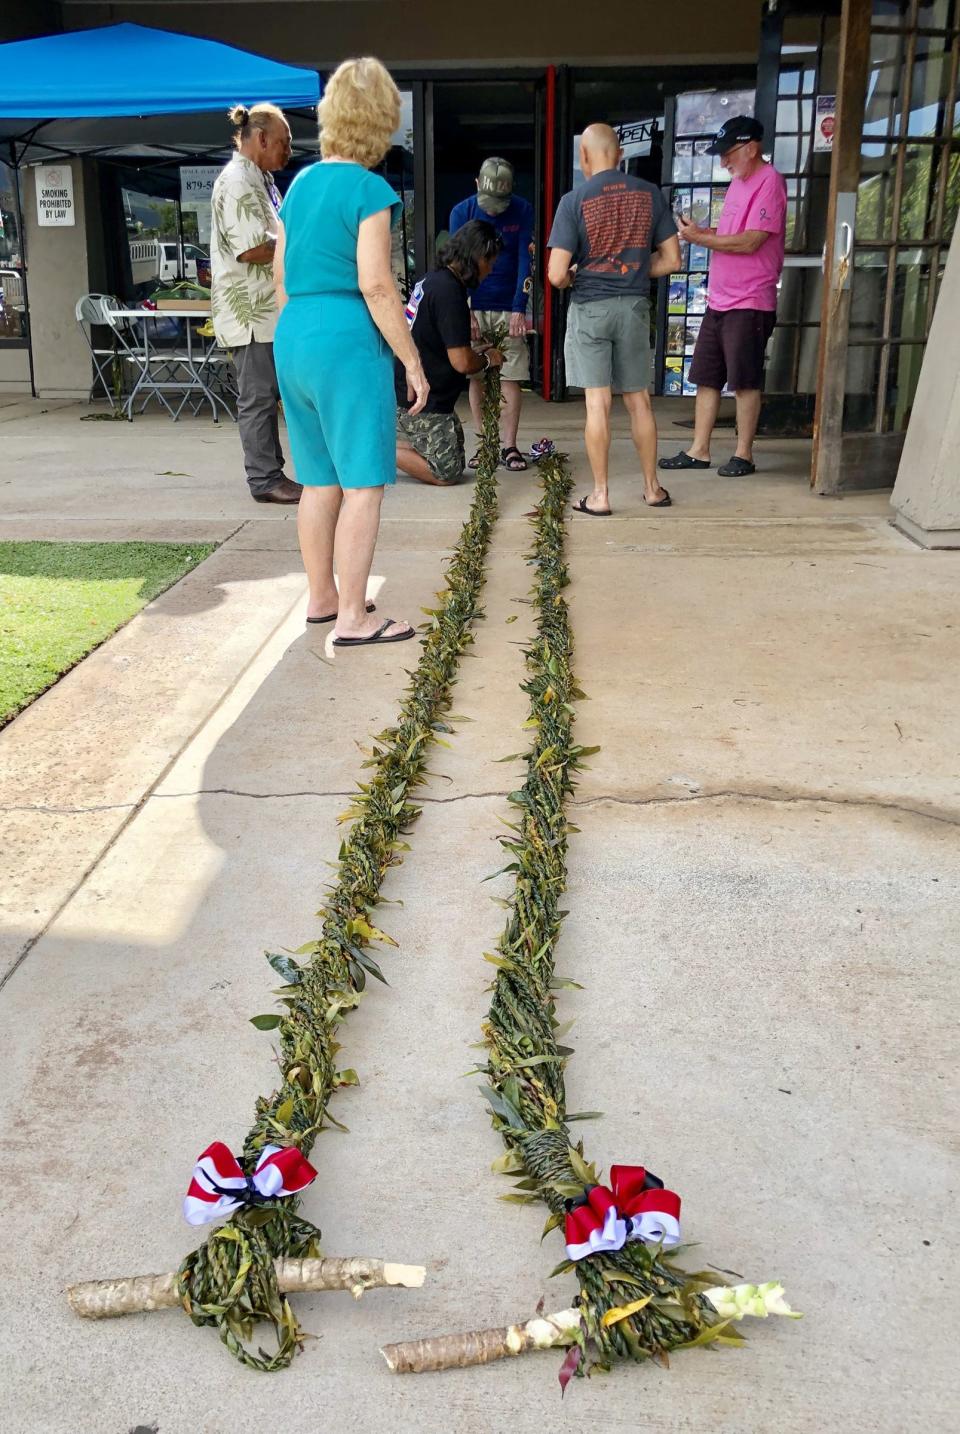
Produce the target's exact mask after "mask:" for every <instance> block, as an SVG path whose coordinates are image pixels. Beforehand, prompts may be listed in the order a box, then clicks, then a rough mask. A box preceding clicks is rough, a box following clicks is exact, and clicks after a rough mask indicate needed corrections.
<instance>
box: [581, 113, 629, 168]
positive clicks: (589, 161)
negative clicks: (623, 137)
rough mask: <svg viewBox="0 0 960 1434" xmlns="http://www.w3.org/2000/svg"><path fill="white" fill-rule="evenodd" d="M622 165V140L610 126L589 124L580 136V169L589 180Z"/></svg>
mask: <svg viewBox="0 0 960 1434" xmlns="http://www.w3.org/2000/svg"><path fill="white" fill-rule="evenodd" d="M619 163H620V139H619V136H618V135H617V132H616V130H613V129H611V128H610V126H609V125H608V124H588V125H587V127H586V129H585V130H584V131H583V134H582V135H581V136H580V168H581V169H582V170H583V172H584V174H585V175H586V177H587V178H588V179H589V178H590V176H591V175H593V174H602V172H603V171H604V170H605V169H616V167H617V165H618V164H619Z"/></svg>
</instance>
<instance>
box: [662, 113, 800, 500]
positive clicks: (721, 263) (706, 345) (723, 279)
mask: <svg viewBox="0 0 960 1434" xmlns="http://www.w3.org/2000/svg"><path fill="white" fill-rule="evenodd" d="M762 140H763V126H762V125H761V124H760V123H759V122H758V121H757V120H755V119H753V118H751V117H750V116H749V115H738V116H737V117H736V119H729V120H727V122H726V124H724V125H723V126H722V128H721V129H720V130H718V132H717V136H716V138H715V139H714V141H713V144H712V145H711V146H710V153H711V154H719V156H720V162H721V164H722V165H723V167H724V169H726V170H727V171H728V173H729V174H730V175H731V176H732V178H731V183H730V187H729V189H728V190H727V193H726V198H725V199H724V201H723V210H722V212H721V214H720V222H719V224H718V225H717V227H716V229H701V228H700V226H699V225H697V224H694V223H693V221H692V220H690V219H685V218H681V219H680V220H679V222H678V228H679V230H680V238H681V239H682V240H684V241H685V242H687V243H690V244H703V245H704V246H705V247H706V248H707V249H712V250H713V258H712V259H711V260H710V276H709V279H708V281H707V294H708V307H707V312H706V314H705V315H704V318H703V324H702V325H701V328H700V333H699V335H698V337H697V343H696V347H695V348H694V351H693V362H692V363H691V365H690V380H691V382H692V383H695V384H696V385H697V405H696V420H695V425H694V435H693V442H692V444H691V445H690V447H689V449H687V450H686V452H680V453H677V454H675V455H674V456H673V457H672V458H661V459H660V467H661V468H666V469H668V470H671V471H672V470H675V469H678V468H709V467H710V466H711V465H710V437H711V434H712V433H713V426H714V424H715V423H716V421H717V412H718V410H719V408H720V393H721V390H722V389H723V388H724V386H725V385H726V384H729V385H730V387H731V388H732V389H733V390H734V391H735V393H736V395H737V450H736V453H735V455H734V456H733V458H731V459H730V460H729V462H727V463H724V464H723V466H722V467H720V468H718V469H717V472H718V473H719V474H720V475H721V477H723V478H743V477H745V476H746V475H747V474H748V473H755V472H756V469H755V467H754V462H753V439H754V435H755V434H756V431H757V421H758V419H759V417H760V397H761V390H762V388H763V361H764V355H765V353H766V348H767V343H768V341H769V338H770V335H771V334H772V333H773V326H774V324H775V323H776V321H777V283H778V281H779V279H780V273H781V270H782V269H783V247H784V239H785V231H786V211H787V187H786V185H785V183H784V181H783V176H782V175H781V174H778V173H777V171H776V170H775V169H774V167H773V165H772V164H767V163H766V161H765V160H764V158H763V151H762Z"/></svg>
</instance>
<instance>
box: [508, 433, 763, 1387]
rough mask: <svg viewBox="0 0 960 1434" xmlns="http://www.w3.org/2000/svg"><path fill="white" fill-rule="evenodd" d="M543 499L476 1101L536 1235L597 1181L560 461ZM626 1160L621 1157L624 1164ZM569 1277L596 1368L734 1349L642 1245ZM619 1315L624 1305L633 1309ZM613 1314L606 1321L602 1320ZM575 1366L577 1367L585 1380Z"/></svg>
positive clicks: (706, 1277)
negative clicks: (567, 928)
mask: <svg viewBox="0 0 960 1434" xmlns="http://www.w3.org/2000/svg"><path fill="white" fill-rule="evenodd" d="M540 476H541V482H542V484H543V498H542V500H541V502H540V504H539V505H538V507H537V509H536V510H535V516H534V520H533V521H534V527H535V534H536V537H535V542H534V546H533V550H532V552H531V553H530V554H529V561H530V563H531V564H532V565H533V567H534V568H535V570H536V583H535V586H534V590H533V601H534V605H535V608H536V612H537V631H536V635H535V637H534V638H533V640H532V642H531V644H530V646H529V648H528V649H527V651H526V662H527V680H526V682H525V683H524V690H525V691H526V692H527V693H528V694H529V697H530V717H529V720H528V721H527V724H526V725H527V727H529V728H532V729H533V731H534V739H533V745H532V747H531V749H530V751H529V752H528V753H526V754H525V755H526V762H527V773H526V780H525V781H524V783H523V786H522V787H521V788H520V789H519V790H518V791H515V792H512V793H511V794H510V798H509V800H510V802H511V803H512V804H513V806H514V807H515V808H516V809H517V810H518V813H519V821H518V822H517V823H515V824H513V826H512V832H513V835H511V836H510V837H503V838H501V841H502V843H503V846H504V847H505V849H506V851H507V852H508V853H509V854H510V857H511V860H510V863H509V865H508V866H507V867H506V868H504V870H506V871H510V872H513V873H515V884H514V890H513V894H512V897H511V899H510V914H509V917H508V919H507V924H506V928H505V930H504V932H503V934H502V935H501V937H500V940H499V942H498V945H497V954H496V955H495V956H492V957H489V958H488V959H490V960H493V961H494V963H495V965H496V966H497V967H498V971H497V976H496V979H495V981H494V984H493V996H492V1000H491V1004H490V1011H489V1015H488V1017H487V1019H486V1020H485V1022H484V1026H483V1032H484V1038H485V1040H486V1043H487V1048H488V1061H487V1065H486V1067H485V1068H484V1074H485V1075H486V1077H487V1080H488V1084H487V1085H486V1086H485V1087H484V1094H485V1096H486V1099H487V1100H488V1101H489V1104H490V1107H491V1115H492V1121H493V1126H494V1129H496V1130H497V1131H499V1133H500V1135H501V1136H502V1138H503V1140H504V1142H505V1144H506V1146H507V1154H506V1155H504V1156H501V1157H500V1159H499V1160H497V1161H496V1162H495V1163H494V1167H493V1168H494V1170H495V1171H498V1172H499V1173H503V1174H509V1175H519V1176H520V1177H521V1179H520V1180H519V1182H518V1184H517V1187H516V1190H515V1191H514V1192H513V1193H512V1194H510V1195H508V1196H505V1197H504V1198H505V1199H508V1200H512V1201H518V1202H522V1203H526V1202H536V1201H543V1202H544V1203H545V1204H546V1205H547V1206H548V1207H549V1210H550V1215H549V1218H548V1220H547V1223H546V1227H545V1229H544V1234H545V1235H546V1234H547V1233H548V1232H549V1231H550V1230H553V1229H557V1228H561V1229H562V1227H563V1221H564V1215H565V1212H566V1202H567V1201H568V1200H571V1199H577V1198H578V1197H580V1196H582V1195H583V1194H584V1192H585V1190H586V1189H587V1188H588V1187H589V1186H591V1185H595V1184H598V1183H599V1180H598V1175H597V1171H596V1169H595V1167H594V1166H593V1165H590V1164H588V1163H587V1161H586V1160H585V1158H584V1154H583V1143H582V1141H581V1142H577V1143H576V1144H575V1143H574V1139H573V1137H572V1136H571V1133H570V1129H569V1125H570V1122H572V1121H575V1120H578V1119H584V1118H586V1115H584V1114H581V1115H576V1114H573V1115H571V1114H569V1113H568V1111H567V1104H566V1092H565V1089H564V1067H565V1065H566V1063H567V1059H568V1057H569V1056H570V1055H571V1054H572V1052H571V1051H570V1049H569V1048H568V1047H565V1046H561V1045H559V1044H558V1042H557V1033H558V1022H557V1019H556V1015H555V991H556V990H557V989H560V988H563V987H565V986H570V985H574V986H575V985H576V983H575V982H572V981H570V980H569V979H567V978H560V977H557V975H556V973H555V970H554V951H555V947H556V942H557V938H558V936H559V934H560V928H561V925H562V923H563V918H564V916H565V915H566V912H564V911H562V910H561V909H560V901H561V898H562V895H563V891H564V888H565V886H566V880H567V867H566V852H567V836H568V833H569V832H570V831H571V830H572V828H571V827H570V826H569V824H568V821H567V816H566V811H565V804H566V800H567V798H568V797H569V796H570V795H571V794H572V792H573V790H574V774H575V773H576V771H577V769H578V768H579V767H580V766H581V764H582V761H583V759H584V758H585V757H588V756H589V755H591V753H592V752H595V751H596V750H597V749H596V748H589V747H581V746H578V745H577V744H576V742H575V741H574V738H573V724H574V711H575V709H574V703H575V702H576V701H577V700H578V699H579V698H582V697H583V695H584V694H583V693H582V692H581V691H580V690H579V688H578V686H577V683H576V679H575V677H574V674H573V669H572V656H573V640H572V636H571V631H570V623H569V614H568V609H567V604H566V601H565V599H564V597H563V590H564V588H565V587H566V586H567V583H568V581H569V577H568V572H567V566H566V562H565V559H564V534H565V522H564V519H565V512H566V506H567V501H568V498H569V494H570V488H571V480H570V476H569V473H568V471H567V467H566V463H565V461H564V460H563V459H562V458H560V457H557V458H552V459H546V460H544V461H542V462H541V464H540ZM631 1155H632V1152H628V1153H626V1155H625V1158H630V1156H631ZM570 1269H573V1270H574V1272H575V1273H576V1276H577V1279H578V1281H579V1283H580V1295H579V1307H580V1309H581V1311H582V1340H583V1345H582V1349H583V1350H584V1352H585V1351H586V1348H587V1341H588V1340H589V1341H591V1342H592V1344H591V1348H592V1350H593V1354H594V1357H595V1358H594V1362H595V1364H596V1365H598V1366H600V1367H605V1366H609V1365H610V1363H611V1362H612V1361H613V1360H614V1359H636V1360H641V1359H648V1358H656V1359H659V1360H661V1361H662V1362H665V1361H666V1356H667V1352H668V1351H669V1350H673V1349H677V1348H679V1347H681V1346H684V1345H689V1344H692V1343H694V1342H697V1343H707V1342H709V1341H710V1340H711V1339H712V1338H713V1330H714V1329H715V1330H716V1331H717V1333H718V1335H719V1333H720V1331H721V1330H723V1338H724V1341H725V1342H729V1343H733V1342H734V1341H735V1340H736V1341H737V1342H739V1336H735V1335H732V1332H731V1331H729V1329H728V1328H726V1327H725V1326H724V1325H723V1322H722V1321H721V1320H720V1317H719V1316H718V1315H717V1314H716V1312H715V1311H714V1310H713V1307H712V1306H711V1305H710V1304H709V1303H708V1302H707V1301H706V1300H704V1299H703V1298H702V1294H701V1291H702V1290H703V1289H705V1288H706V1287H707V1286H708V1285H716V1284H718V1283H720V1282H721V1277H720V1276H718V1275H717V1274H716V1273H715V1272H713V1271H707V1272H701V1273H699V1274H689V1273H688V1272H687V1271H685V1270H682V1269H680V1268H679V1267H677V1266H676V1265H675V1264H674V1263H673V1261H672V1259H671V1258H669V1257H666V1256H664V1255H663V1253H662V1252H660V1251H659V1250H657V1249H651V1248H650V1247H648V1246H646V1245H644V1244H641V1243H639V1242H636V1243H630V1244H628V1245H625V1246H624V1248H623V1249H622V1250H618V1251H613V1252H606V1253H603V1254H599V1255H591V1256H588V1257H587V1258H586V1259H583V1260H578V1261H576V1262H575V1263H573V1262H571V1261H569V1260H564V1261H563V1262H562V1263H561V1264H560V1265H559V1266H558V1267H557V1269H556V1270H555V1271H554V1273H555V1274H559V1273H561V1272H564V1271H567V1270H570ZM647 1295H649V1296H650V1297H651V1298H650V1300H649V1302H648V1303H645V1304H644V1305H643V1308H642V1309H635V1310H634V1312H633V1313H631V1314H629V1315H628V1314H627V1313H626V1311H625V1310H624V1307H625V1306H631V1305H634V1306H635V1305H636V1304H638V1303H642V1302H643V1301H644V1299H645V1296H647ZM610 1311H616V1312H617V1316H618V1317H617V1318H616V1319H615V1320H609V1321H608V1322H607V1323H606V1324H605V1323H604V1316H605V1315H607V1314H609V1312H610ZM585 1364H586V1361H585V1360H584V1361H582V1362H581V1364H580V1370H579V1372H581V1373H582V1372H583V1371H584V1368H585Z"/></svg>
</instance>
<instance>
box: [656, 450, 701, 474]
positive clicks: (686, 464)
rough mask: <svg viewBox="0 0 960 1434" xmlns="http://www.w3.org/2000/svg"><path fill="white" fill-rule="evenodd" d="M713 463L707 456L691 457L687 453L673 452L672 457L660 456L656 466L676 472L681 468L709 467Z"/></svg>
mask: <svg viewBox="0 0 960 1434" xmlns="http://www.w3.org/2000/svg"><path fill="white" fill-rule="evenodd" d="M712 466H713V465H712V464H711V463H710V460H709V459H707V458H691V457H690V454H689V453H683V452H680V453H675V454H674V455H673V457H672V458H661V459H660V462H659V463H658V464H657V467H658V468H664V469H666V471H667V472H668V473H676V472H677V471H678V470H680V469H683V468H710V467H712Z"/></svg>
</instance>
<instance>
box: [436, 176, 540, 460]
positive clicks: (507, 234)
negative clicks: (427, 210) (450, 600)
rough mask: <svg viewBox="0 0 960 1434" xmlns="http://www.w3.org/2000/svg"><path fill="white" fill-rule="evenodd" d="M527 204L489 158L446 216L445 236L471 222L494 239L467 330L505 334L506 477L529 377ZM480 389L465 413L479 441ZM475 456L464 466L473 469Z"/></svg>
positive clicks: (480, 335)
mask: <svg viewBox="0 0 960 1434" xmlns="http://www.w3.org/2000/svg"><path fill="white" fill-rule="evenodd" d="M533 218H534V216H533V205H532V204H528V203H527V201H526V200H525V199H521V198H520V195H519V194H514V192H513V165H512V164H511V163H510V162H509V160H506V159H499V158H497V157H496V156H493V157H492V158H490V159H485V160H484V161H483V164H482V165H481V166H480V173H479V175H478V176H477V192H476V194H472V195H470V197H469V199H462V200H461V201H460V203H459V204H457V205H455V206H454V209H453V212H452V213H451V215H450V233H451V234H456V232H457V230H458V229H460V228H462V226H463V225H464V224H468V223H469V222H470V221H471V220H473V219H481V220H484V221H485V222H486V223H487V224H492V225H493V227H494V229H496V231H497V233H498V234H499V236H500V240H501V243H502V248H501V251H500V257H499V259H498V260H497V262H496V264H495V265H494V268H493V272H492V273H491V274H490V275H489V276H488V277H487V278H486V279H484V281H483V283H482V284H480V285H479V287H478V288H476V289H475V290H474V292H473V294H472V296H471V299H470V306H471V308H472V310H473V320H472V330H473V337H474V340H475V341H478V342H480V343H481V344H486V343H488V339H487V338H486V336H487V335H489V334H490V333H492V332H493V331H494V330H495V329H496V328H498V327H500V326H501V325H502V326H504V327H505V328H506V329H507V337H506V339H504V341H503V344H502V350H503V368H502V369H501V381H502V382H501V387H502V390H503V417H502V442H503V447H502V448H501V450H500V462H501V463H502V465H503V466H504V468H508V469H509V470H510V472H511V473H522V472H523V471H524V469H525V468H526V466H527V461H526V459H525V458H524V456H523V454H522V453H521V452H520V450H519V448H518V447H517V428H518V426H519V423H520V405H521V403H522V402H523V400H522V397H521V393H520V385H521V383H525V382H526V381H527V379H529V377H530V355H529V353H528V351H527V338H526V335H527V302H528V300H529V297H530V287H531V285H530V267H531V253H530V249H531V245H532V244H533ZM482 402H483V388H482V385H481V384H480V382H479V380H477V379H472V380H471V382H470V411H471V413H472V414H473V424H474V428H475V429H476V431H477V437H478V438H479V437H480V429H481V426H482ZM477 459H478V454H474V456H473V457H472V458H471V460H470V463H469V467H471V468H476V466H477Z"/></svg>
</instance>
